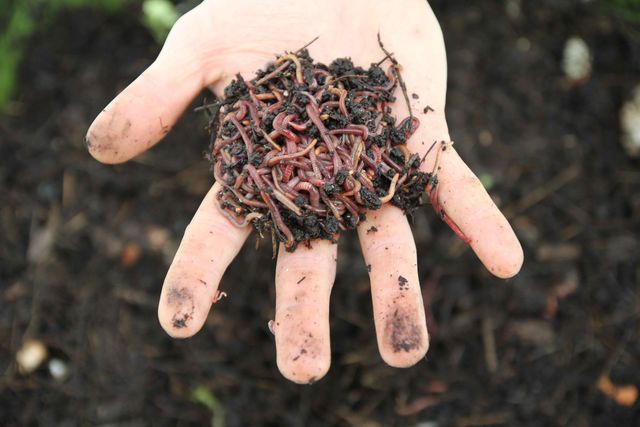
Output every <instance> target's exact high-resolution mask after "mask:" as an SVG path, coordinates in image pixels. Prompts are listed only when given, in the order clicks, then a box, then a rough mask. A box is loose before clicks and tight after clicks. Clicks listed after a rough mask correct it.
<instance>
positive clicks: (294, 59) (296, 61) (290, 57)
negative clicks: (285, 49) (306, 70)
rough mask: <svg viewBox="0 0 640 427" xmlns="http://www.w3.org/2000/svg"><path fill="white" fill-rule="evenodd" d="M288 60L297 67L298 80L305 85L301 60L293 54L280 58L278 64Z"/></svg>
mask: <svg viewBox="0 0 640 427" xmlns="http://www.w3.org/2000/svg"><path fill="white" fill-rule="evenodd" d="M286 60H289V61H291V62H293V63H294V64H295V65H296V80H297V81H298V83H300V84H302V83H304V80H303V79H302V66H301V65H300V60H299V59H298V57H297V56H295V55H294V54H293V53H289V54H287V55H284V56H281V57H280V58H278V59H277V61H276V64H279V63H280V62H284V61H286Z"/></svg>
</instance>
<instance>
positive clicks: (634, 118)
mask: <svg viewBox="0 0 640 427" xmlns="http://www.w3.org/2000/svg"><path fill="white" fill-rule="evenodd" d="M620 127H622V146H623V147H624V149H625V151H626V152H627V154H628V155H629V156H631V157H640V85H638V86H636V88H635V89H634V91H633V98H632V99H631V100H629V101H627V102H625V104H624V105H623V106H622V109H621V110H620Z"/></svg>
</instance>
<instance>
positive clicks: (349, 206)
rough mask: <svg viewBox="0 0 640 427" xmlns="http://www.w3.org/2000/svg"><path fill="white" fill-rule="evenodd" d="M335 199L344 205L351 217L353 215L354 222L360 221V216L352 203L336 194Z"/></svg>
mask: <svg viewBox="0 0 640 427" xmlns="http://www.w3.org/2000/svg"><path fill="white" fill-rule="evenodd" d="M336 197H337V198H338V200H340V201H341V202H342V203H344V206H345V207H346V208H347V210H348V211H349V212H351V215H353V216H354V218H356V220H357V221H359V220H360V215H359V214H358V208H357V206H355V205H354V204H353V202H351V200H349V199H347V198H346V197H345V196H343V195H342V194H338V195H337V196H336ZM356 197H360V195H357V196H356ZM358 203H362V201H360V202H358Z"/></svg>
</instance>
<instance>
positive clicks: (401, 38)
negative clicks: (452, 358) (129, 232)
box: [87, 0, 522, 383]
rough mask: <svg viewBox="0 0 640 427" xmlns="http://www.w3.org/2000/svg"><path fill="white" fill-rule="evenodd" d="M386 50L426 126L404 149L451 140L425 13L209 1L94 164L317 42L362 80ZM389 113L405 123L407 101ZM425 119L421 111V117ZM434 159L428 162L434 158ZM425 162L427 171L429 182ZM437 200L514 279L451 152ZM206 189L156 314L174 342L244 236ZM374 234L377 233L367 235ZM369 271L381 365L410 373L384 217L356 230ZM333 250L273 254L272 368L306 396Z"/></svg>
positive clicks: (483, 206)
mask: <svg viewBox="0 0 640 427" xmlns="http://www.w3.org/2000/svg"><path fill="white" fill-rule="evenodd" d="M378 32H379V33H380V34H381V37H382V40H383V41H384V43H385V45H386V47H387V49H388V50H389V51H391V52H393V54H394V56H395V58H396V59H397V60H398V61H399V63H400V64H401V65H402V75H403V78H404V80H405V81H406V84H407V87H408V88H409V92H410V93H415V94H416V95H417V97H412V99H411V100H410V101H411V106H412V109H413V112H414V114H415V115H416V116H417V117H418V118H419V120H420V122H421V125H420V127H419V128H418V130H417V132H416V134H414V136H413V137H412V138H411V140H410V141H409V142H408V148H409V150H411V151H413V152H417V153H425V152H426V151H427V149H428V148H429V147H430V146H431V145H432V143H433V142H434V141H449V134H448V129H447V124H446V121H445V116H444V106H445V93H446V74H447V70H446V56H445V50H444V44H443V40H442V34H441V31H440V27H439V25H438V22H437V21H436V19H435V17H434V16H433V13H432V12H431V10H430V8H429V6H428V5H427V4H426V2H424V1H421V0H402V1H399V2H385V1H382V0H379V1H378V0H376V1H371V0H357V1H339V0H326V1H323V2H312V1H306V2H303V1H296V0H277V1H271V2H268V3H265V2H258V1H250V0H235V1H233V2H227V1H222V0H205V1H204V2H203V3H201V4H200V5H199V6H198V7H196V8H195V9H193V10H192V11H191V12H189V13H188V14H186V15H185V16H183V17H182V18H181V19H180V20H179V21H178V22H177V23H176V25H175V26H174V28H173V29H172V31H171V33H170V35H169V37H168V39H167V41H166V43H165V46H164V48H163V49H162V52H161V53H160V55H159V56H158V58H157V60H156V61H155V62H154V63H153V64H151V66H150V67H149V68H148V69H147V70H146V71H145V72H144V73H143V74H142V75H141V76H140V77H139V78H138V79H136V80H135V81H134V82H133V83H132V84H131V85H130V86H129V87H127V88H126V89H125V90H124V91H123V92H122V93H121V94H120V95H118V96H117V97H116V98H115V99H114V100H113V101H112V102H111V103H110V104H109V105H108V106H107V107H106V108H105V110H103V111H102V113H100V115H99V116H98V117H97V118H96V120H95V121H94V123H93V124H92V126H91V128H90V129H89V132H88V134H87V145H88V147H89V150H90V152H91V154H92V155H93V156H94V157H95V158H96V159H98V160H100V161H102V162H105V163H119V162H124V161H126V160H129V159H130V158H132V157H134V156H135V155H137V154H139V153H141V152H143V151H145V150H146V149H148V148H149V147H151V146H153V145H154V144H155V143H157V142H158V141H159V140H160V139H162V137H163V136H164V135H166V134H167V133H168V132H169V131H170V129H171V127H172V126H173V125H174V123H175V122H176V120H177V119H178V118H179V116H180V115H181V114H182V112H183V111H184V110H185V108H186V107H187V106H188V105H189V103H190V102H191V101H192V100H193V98H194V97H195V96H197V94H198V93H199V92H200V91H201V90H202V89H203V88H205V87H208V88H210V89H211V90H213V91H214V92H216V93H217V94H220V93H221V92H222V89H223V88H224V86H225V85H226V84H228V83H229V82H230V80H231V79H232V77H233V76H234V75H235V74H236V73H238V72H239V73H240V74H242V75H243V77H245V79H247V80H249V79H251V78H252V77H253V75H254V72H255V71H256V70H257V69H259V68H263V67H264V66H265V64H266V63H267V62H269V61H271V60H273V59H274V55H275V54H279V53H282V52H284V51H294V50H297V49H298V48H299V47H301V46H302V45H304V44H305V43H307V42H308V41H310V40H312V39H313V38H314V37H316V36H319V39H318V40H317V41H316V42H315V43H313V44H312V45H311V46H310V47H309V52H310V54H311V56H312V57H313V58H314V59H315V60H316V61H319V62H325V63H329V62H331V61H332V60H333V59H335V58H337V57H351V59H352V60H353V62H354V63H355V64H356V65H361V66H365V67H367V66H368V65H369V64H370V63H372V62H377V61H379V60H380V59H381V58H382V57H383V56H384V55H383V54H382V52H381V50H380V47H379V45H378V42H377V33H378ZM398 99H399V101H398V102H396V104H395V105H394V113H395V114H397V116H398V117H399V118H403V117H404V116H406V115H408V111H407V107H406V105H405V103H404V100H403V98H402V96H398ZM427 106H428V107H430V109H426V107H427ZM434 151H435V150H434ZM433 164H434V156H433V155H432V154H431V155H430V156H429V157H428V158H427V161H426V162H424V163H423V166H422V167H423V168H424V169H425V171H431V168H432V167H433ZM439 166H440V169H439V171H438V178H439V181H440V184H439V185H438V187H437V188H438V192H439V193H438V194H439V200H440V204H441V206H442V208H443V209H444V211H445V212H446V214H447V215H448V216H449V218H451V219H452V220H453V222H455V223H456V224H457V225H458V226H459V227H460V229H461V231H462V232H463V233H464V234H465V235H466V236H467V238H468V239H469V240H470V245H471V247H472V248H473V250H474V251H475V253H476V254H477V255H478V257H479V258H480V260H481V261H482V262H483V263H484V265H485V266H486V267H487V268H488V269H489V271H491V272H492V273H493V274H495V275H496V276H498V277H502V278H507V277H511V276H513V275H514V274H516V273H517V272H518V270H519V269H520V266H521V264H522V249H521V247H520V244H519V243H518V240H517V238H516V237H515V235H514V233H513V231H512V229H511V227H510V226H509V224H508V222H507V221H506V219H505V218H504V216H503V215H502V214H501V213H500V211H499V210H498V209H497V208H496V206H495V204H494V203H493V202H492V201H491V199H490V198H489V196H488V195H487V193H486V191H485V190H484V188H483V187H482V185H481V184H480V182H479V181H478V179H477V178H476V177H475V175H473V173H472V172H471V171H470V170H469V168H468V167H467V166H466V165H465V164H464V163H463V161H462V160H461V159H460V157H459V156H458V154H457V153H456V152H455V150H453V149H447V150H446V151H441V153H440V159H439ZM219 190H220V186H219V184H215V185H214V186H213V187H212V189H211V190H210V191H209V193H208V194H207V196H206V197H205V199H204V201H203V202H202V204H201V205H200V207H199V209H198V210H197V212H196V214H195V216H194V218H193V220H192V221H191V223H190V224H189V226H188V227H187V229H186V230H185V234H184V237H183V239H182V243H181V245H180V248H179V249H178V251H177V253H176V255H175V258H174V260H173V263H172V264H171V267H170V269H169V272H168V273H167V277H166V279H165V282H164V285H163V289H162V295H161V297H160V305H159V309H158V315H159V319H160V323H161V324H162V326H163V328H164V329H165V330H166V331H167V332H168V333H169V334H170V335H171V336H174V337H188V336H191V335H193V334H195V333H196V332H197V331H198V330H199V329H200V328H201V327H202V325H203V324H204V322H205V320H206V317H207V314H208V312H209V310H210V308H211V305H212V302H214V301H215V299H216V296H217V293H218V284H219V282H220V279H221V277H222V275H223V273H224V271H225V270H226V268H227V266H228V265H229V263H230V262H231V261H232V260H233V258H234V257H235V256H236V255H237V253H238V251H239V250H240V248H241V246H242V244H243V243H244V241H245V240H246V238H247V236H248V235H249V232H250V229H249V227H246V228H244V229H241V228H236V227H235V226H232V225H231V224H230V223H229V222H228V220H227V219H226V218H225V217H224V216H222V215H221V213H220V211H219V210H218V209H217V208H216V206H215V205H214V204H215V203H216V201H215V194H216V193H217V192H218V191H219ZM372 227H375V229H377V231H376V232H375V233H372V232H368V231H371V230H373V229H372ZM358 235H359V238H360V243H361V247H362V252H363V254H364V258H365V261H366V263H367V265H368V266H370V267H369V270H370V273H369V276H370V280H371V292H372V297H373V312H374V316H375V327H376V332H377V339H378V345H379V348H380V353H381V355H382V358H383V359H384V360H385V361H386V362H387V363H388V364H389V365H392V366H397V367H406V366H411V365H413V364H415V363H416V362H417V361H419V360H420V359H421V358H423V357H424V355H425V353H426V351H427V348H428V345H429V339H428V333H427V327H426V322H425V314H424V308H423V307H424V306H423V302H422V296H421V291H420V283H419V279H418V271H417V255H416V249H415V243H414V241H413V236H412V234H411V230H410V228H409V224H408V222H407V219H406V217H405V216H404V214H403V213H402V211H400V210H399V209H398V208H396V207H394V206H390V205H384V206H383V207H382V208H381V209H380V210H377V211H371V212H368V213H367V220H366V221H365V222H362V223H361V224H360V225H359V226H358ZM336 258H337V245H335V244H332V243H330V242H327V241H315V242H313V244H312V247H311V248H307V247H305V246H304V245H301V246H300V247H299V248H298V249H297V250H296V251H295V252H293V253H290V252H286V251H284V250H281V251H279V256H278V263H277V271H276V294H277V297H276V315H275V321H274V322H273V324H272V325H273V331H274V333H275V337H276V347H277V361H278V367H279V369H280V371H281V372H282V373H283V375H284V376H285V377H287V378H289V379H291V380H292V381H295V382H299V383H307V382H311V381H314V380H317V379H319V378H321V377H322V376H323V375H324V374H325V373H326V372H327V370H328V369H329V365H330V362H331V351H330V344H329V296H330V293H331V287H332V285H333V281H334V279H335V271H336Z"/></svg>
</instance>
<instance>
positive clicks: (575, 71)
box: [562, 37, 592, 83]
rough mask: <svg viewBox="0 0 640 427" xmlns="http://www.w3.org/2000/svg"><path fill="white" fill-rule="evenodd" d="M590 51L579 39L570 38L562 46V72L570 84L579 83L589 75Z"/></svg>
mask: <svg viewBox="0 0 640 427" xmlns="http://www.w3.org/2000/svg"><path fill="white" fill-rule="evenodd" d="M591 62H592V58H591V51H590V50H589V46H587V43H586V42H585V41H584V40H582V39H581V38H580V37H571V38H569V39H568V40H567V42H566V43H565V45H564V53H563V55H562V71H563V72H564V74H565V76H567V78H568V79H569V81H571V82H572V83H580V82H582V81H584V80H586V79H587V78H588V77H589V75H590V74H591Z"/></svg>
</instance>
